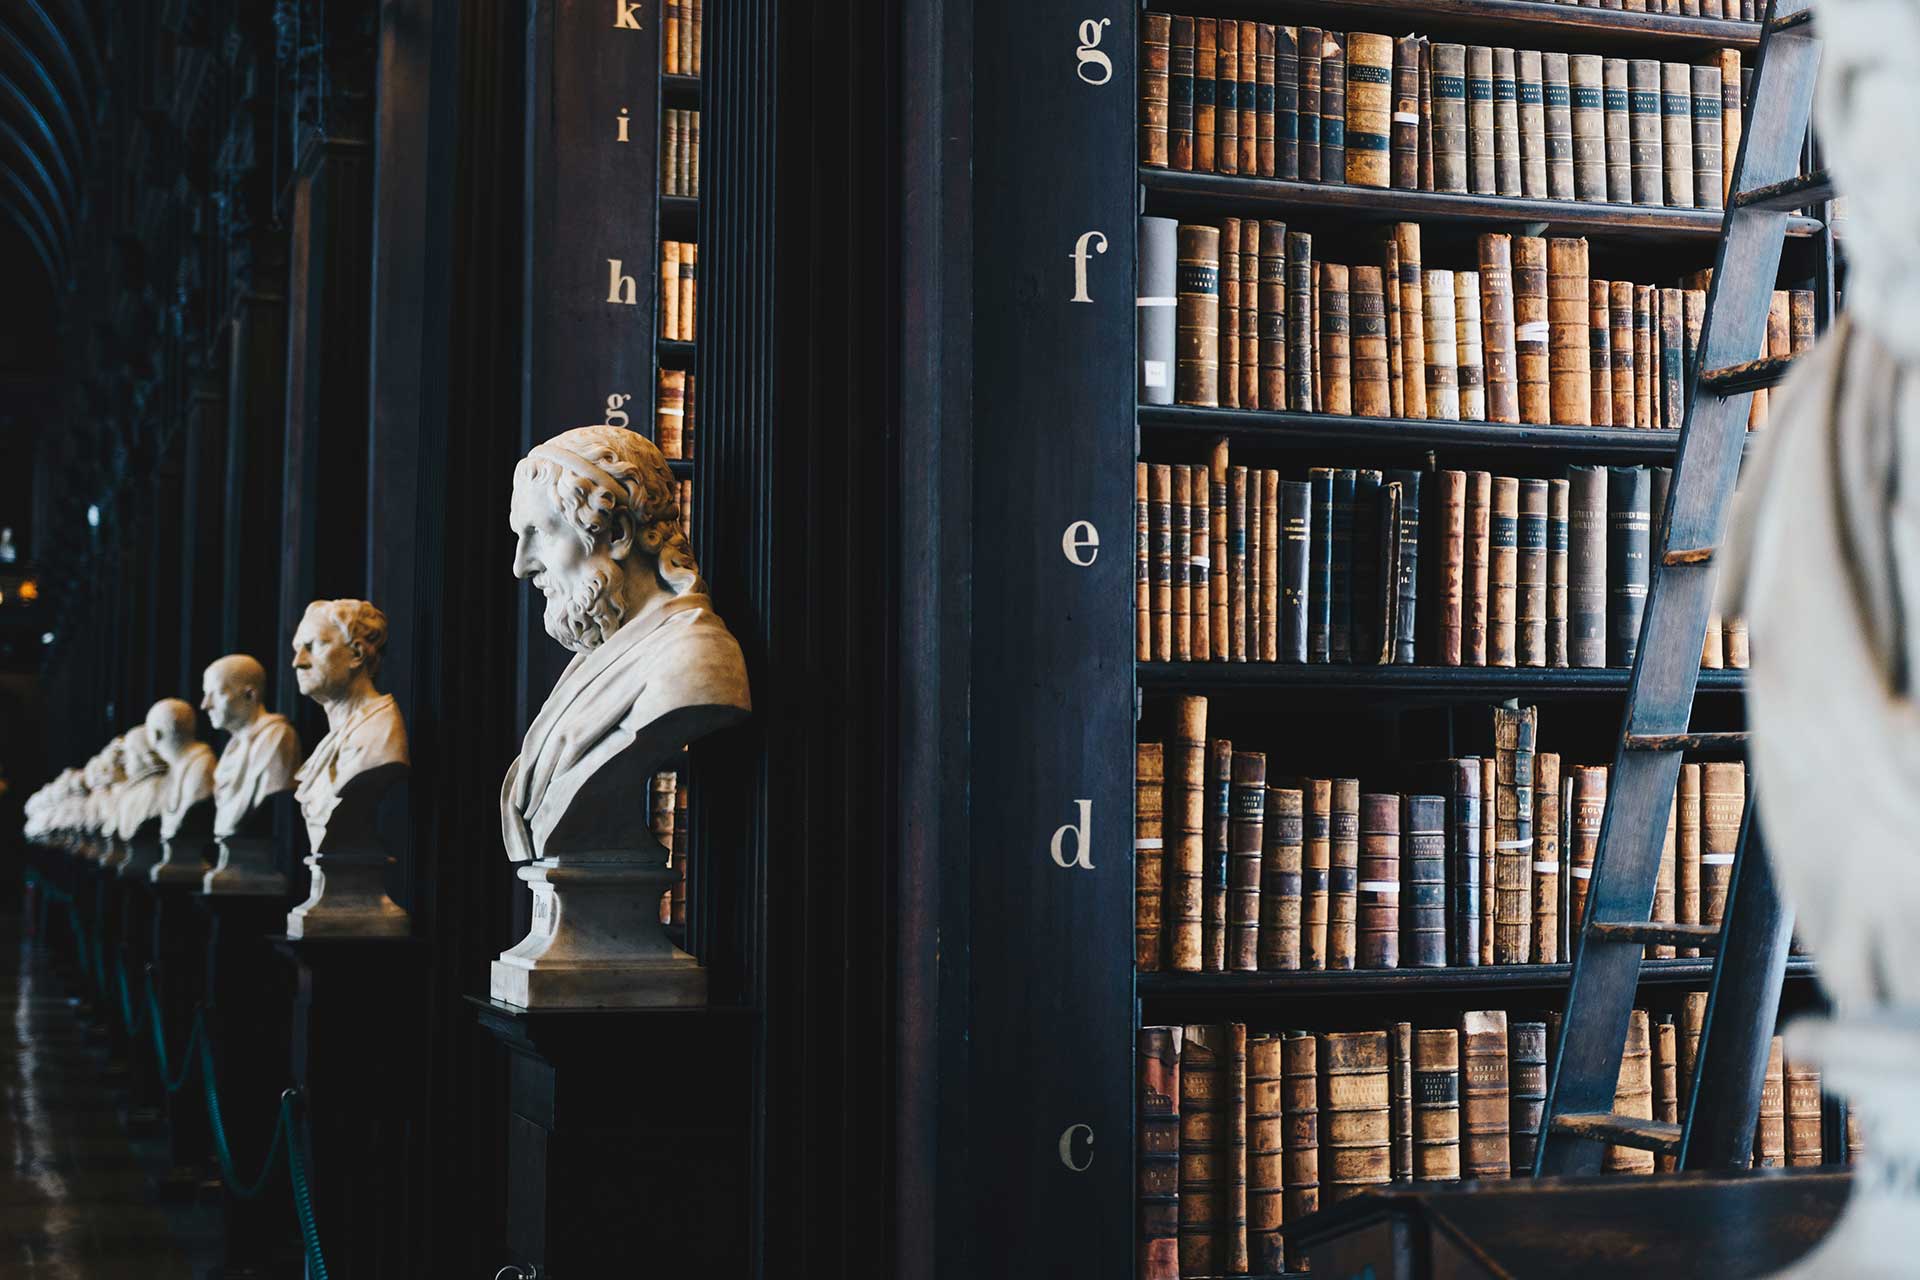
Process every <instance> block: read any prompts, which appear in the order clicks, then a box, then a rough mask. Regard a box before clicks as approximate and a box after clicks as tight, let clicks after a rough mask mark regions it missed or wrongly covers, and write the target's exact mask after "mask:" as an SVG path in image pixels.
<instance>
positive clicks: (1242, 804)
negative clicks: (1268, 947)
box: [1226, 751, 1267, 973]
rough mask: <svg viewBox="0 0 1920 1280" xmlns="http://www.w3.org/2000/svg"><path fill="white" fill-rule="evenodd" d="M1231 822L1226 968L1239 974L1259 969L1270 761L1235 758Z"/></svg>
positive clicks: (1245, 754) (1249, 754)
mask: <svg viewBox="0 0 1920 1280" xmlns="http://www.w3.org/2000/svg"><path fill="white" fill-rule="evenodd" d="M1232 768H1233V783H1232V793H1231V797H1230V805H1231V808H1230V811H1229V814H1228V818H1227V964H1226V967H1227V969H1228V970H1230V971H1232V972H1236V973H1251V972H1252V971H1254V970H1255V969H1257V968H1259V967H1260V876H1261V865H1260V861H1261V855H1262V851H1263V849H1264V847H1265V840H1264V833H1265V831H1266V820H1267V758H1266V756H1264V755H1262V754H1260V753H1259V752H1257V751H1236V752H1234V753H1233V766H1232Z"/></svg>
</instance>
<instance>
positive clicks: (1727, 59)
mask: <svg viewBox="0 0 1920 1280" xmlns="http://www.w3.org/2000/svg"><path fill="white" fill-rule="evenodd" d="M1741 125H1742V122H1741V117H1740V51H1739V50H1738V49H1722V50H1721V51H1720V195H1721V199H1722V202H1723V203H1724V201H1725V200H1726V199H1727V197H1729V196H1730V195H1731V194H1732V191H1733V162H1734V161H1735V160H1736V159H1738V158H1739V155H1740V134H1741Z"/></svg>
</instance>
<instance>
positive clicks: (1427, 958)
mask: <svg viewBox="0 0 1920 1280" xmlns="http://www.w3.org/2000/svg"><path fill="white" fill-rule="evenodd" d="M1400 929H1401V941H1400V962H1401V967H1402V968H1406V969H1439V968H1442V967H1444V966H1445V965H1446V963H1447V799H1446V797H1445V796H1436V795H1409V796H1402V797H1401V811H1400Z"/></svg>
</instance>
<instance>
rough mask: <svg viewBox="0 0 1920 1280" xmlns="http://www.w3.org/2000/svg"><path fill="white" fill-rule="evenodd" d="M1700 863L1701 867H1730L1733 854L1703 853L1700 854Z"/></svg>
mask: <svg viewBox="0 0 1920 1280" xmlns="http://www.w3.org/2000/svg"><path fill="white" fill-rule="evenodd" d="M1700 865H1701V866H1703V867H1730V866H1732V865H1733V855H1732V854H1730V853H1703V854H1701V855H1700Z"/></svg>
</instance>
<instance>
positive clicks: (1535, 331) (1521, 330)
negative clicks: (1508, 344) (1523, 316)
mask: <svg viewBox="0 0 1920 1280" xmlns="http://www.w3.org/2000/svg"><path fill="white" fill-rule="evenodd" d="M1551 328H1552V326H1551V325H1550V324H1549V323H1548V322H1547V321H1545V320H1529V321H1528V322H1527V323H1525V324H1522V325H1516V326H1514V330H1513V336H1514V340H1515V341H1517V342H1545V341H1546V340H1547V334H1548V331H1549V330H1550V329H1551Z"/></svg>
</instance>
